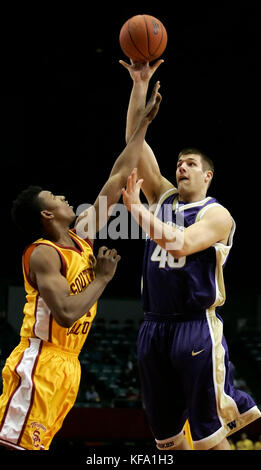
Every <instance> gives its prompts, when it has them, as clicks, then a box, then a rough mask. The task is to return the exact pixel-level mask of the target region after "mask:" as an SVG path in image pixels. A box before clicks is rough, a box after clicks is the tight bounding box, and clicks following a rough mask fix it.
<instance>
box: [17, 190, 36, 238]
mask: <svg viewBox="0 0 261 470" xmlns="http://www.w3.org/2000/svg"><path fill="white" fill-rule="evenodd" d="M41 191H42V188H41V187H40V186H29V187H28V188H27V189H24V190H23V191H22V192H21V193H20V194H19V195H18V196H17V198H16V199H15V200H14V201H13V205H12V211H11V215H12V219H13V222H14V223H15V225H16V226H17V227H18V228H19V229H20V230H21V232H23V234H24V235H25V236H26V238H27V239H28V241H29V240H30V241H34V240H37V239H38V238H40V237H42V235H43V225H42V219H41V211H42V210H43V205H42V201H41V199H40V198H39V197H38V196H39V194H40V192H41Z"/></svg>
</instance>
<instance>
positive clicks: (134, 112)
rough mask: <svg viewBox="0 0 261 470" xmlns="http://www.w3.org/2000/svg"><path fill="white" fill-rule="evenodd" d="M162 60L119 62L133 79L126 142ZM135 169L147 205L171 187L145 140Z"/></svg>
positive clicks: (155, 200) (138, 117) (141, 111)
mask: <svg viewBox="0 0 261 470" xmlns="http://www.w3.org/2000/svg"><path fill="white" fill-rule="evenodd" d="M162 62H164V61H163V60H162V59H160V60H157V61H156V62H155V63H154V64H152V65H150V64H149V63H148V62H147V63H135V64H134V63H133V62H132V61H131V63H130V64H129V63H127V62H124V61H123V60H120V63H121V64H122V65H123V66H124V67H125V68H126V69H127V70H128V71H129V73H130V76H131V78H132V80H133V87H132V91H131V95H130V100H129V106H128V112H127V121H126V133H125V137H126V142H128V141H129V139H130V138H131V136H132V134H133V132H134V129H135V128H136V125H137V122H138V121H139V119H140V115H141V113H143V112H144V108H145V106H146V97H147V92H148V86H149V82H150V79H151V77H152V75H153V74H154V73H155V72H156V70H157V69H158V67H159V66H160V65H161V64H162ZM137 169H138V177H139V178H144V183H143V185H142V191H143V192H144V194H145V196H146V198H147V200H148V203H149V205H152V204H154V203H156V202H157V201H158V200H159V198H160V196H161V194H163V193H164V192H165V191H167V190H168V189H171V188H173V184H172V183H170V182H169V181H168V180H167V179H166V178H165V177H164V176H162V174H161V172H160V168H159V165H158V162H157V160H156V157H155V155H154V152H153V151H152V149H151V147H150V146H149V145H148V143H147V142H146V141H145V140H144V143H143V147H142V154H141V158H140V160H139V163H138V166H137Z"/></svg>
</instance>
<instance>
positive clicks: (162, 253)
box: [151, 245, 186, 268]
mask: <svg viewBox="0 0 261 470" xmlns="http://www.w3.org/2000/svg"><path fill="white" fill-rule="evenodd" d="M151 261H157V262H159V268H165V267H166V263H167V265H168V267H169V268H183V266H185V264H186V256H182V257H181V258H174V257H173V256H172V255H171V254H170V253H168V252H167V251H166V250H164V248H161V246H159V245H156V248H155V250H154V251H153V253H152V255H151Z"/></svg>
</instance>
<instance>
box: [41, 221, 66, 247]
mask: <svg viewBox="0 0 261 470" xmlns="http://www.w3.org/2000/svg"><path fill="white" fill-rule="evenodd" d="M69 228H70V227H69V226H64V227H60V226H57V225H53V226H52V227H48V231H46V232H45V234H44V238H46V239H47V240H50V241H51V242H54V243H58V244H59V245H65V246H70V245H73V241H72V239H71V237H70V235H69Z"/></svg>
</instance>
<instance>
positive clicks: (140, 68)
mask: <svg viewBox="0 0 261 470" xmlns="http://www.w3.org/2000/svg"><path fill="white" fill-rule="evenodd" d="M163 62H164V60H163V59H159V60H157V61H156V62H154V63H153V64H152V65H150V63H149V62H133V61H132V60H131V59H130V64H129V63H128V62H125V61H124V60H119V63H120V64H121V65H123V67H125V69H127V70H128V71H129V74H130V76H131V78H132V80H133V81H134V82H142V81H144V82H149V80H150V79H151V77H152V75H153V74H154V73H155V72H156V70H157V69H158V67H159V66H160V65H161V64H162V63H163Z"/></svg>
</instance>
